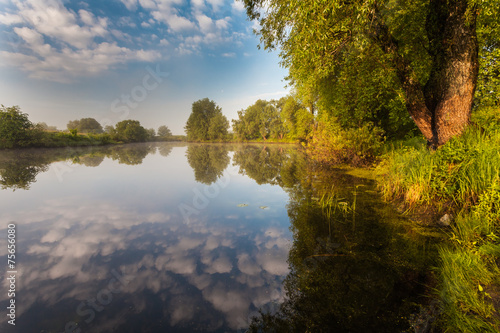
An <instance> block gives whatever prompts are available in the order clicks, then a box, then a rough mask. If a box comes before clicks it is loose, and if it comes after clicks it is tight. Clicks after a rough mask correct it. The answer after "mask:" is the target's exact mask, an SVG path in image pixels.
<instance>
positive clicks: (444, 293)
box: [376, 127, 500, 332]
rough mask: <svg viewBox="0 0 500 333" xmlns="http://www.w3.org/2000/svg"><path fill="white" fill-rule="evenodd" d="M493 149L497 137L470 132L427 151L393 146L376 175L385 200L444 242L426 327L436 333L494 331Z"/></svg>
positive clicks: (498, 189) (498, 171)
mask: <svg viewBox="0 0 500 333" xmlns="http://www.w3.org/2000/svg"><path fill="white" fill-rule="evenodd" d="M498 147H500V133H499V132H498V130H493V129H492V130H481V129H479V128H476V127H471V128H469V129H468V130H467V131H466V132H465V133H464V134H463V135H462V136H460V137H457V138H454V139H452V140H450V142H448V143H447V144H445V145H444V146H443V147H441V148H439V149H438V150H437V151H435V152H433V151H429V150H428V149H427V148H426V147H425V146H424V145H421V146H420V147H418V146H417V147H410V146H406V145H400V147H396V148H394V147H393V149H392V150H391V151H390V152H389V153H387V154H385V155H384V156H383V157H382V160H381V162H380V163H379V165H378V166H377V168H376V172H377V173H378V174H379V183H380V187H381V189H382V192H383V194H384V196H385V198H386V200H389V201H392V202H394V203H396V205H397V206H398V208H399V210H400V211H404V212H405V214H406V215H408V216H410V217H411V218H412V219H413V220H414V221H415V223H420V224H426V225H436V226H441V227H442V228H444V230H445V232H446V233H447V235H448V240H447V241H446V242H444V243H443V244H441V245H440V247H439V263H438V265H437V267H436V268H435V273H436V275H437V280H438V281H437V285H436V286H435V291H434V295H435V298H436V299H437V304H438V305H437V309H434V310H433V311H434V315H437V313H439V315H437V318H435V319H436V322H435V323H434V325H433V326H434V327H435V328H437V329H439V330H442V331H446V332H499V331H500V315H499V310H500V306H499V305H500V292H499V291H500V270H499V269H498V265H499V263H500V238H499V236H500V223H499V222H500V209H499V208H500V180H499V179H500V178H499V175H500V151H499V148H498ZM435 305H436V303H434V305H433V306H434V307H436V306H435ZM429 310H430V309H429ZM422 332H426V331H422Z"/></svg>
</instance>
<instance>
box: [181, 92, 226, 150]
mask: <svg viewBox="0 0 500 333" xmlns="http://www.w3.org/2000/svg"><path fill="white" fill-rule="evenodd" d="M228 127H229V122H228V120H227V118H226V117H225V116H224V115H223V114H222V109H221V108H220V106H218V105H217V104H215V102H214V101H212V100H209V99H208V98H204V99H200V100H198V101H196V102H194V103H193V106H192V111H191V114H190V115H189V118H188V120H187V122H186V126H185V127H184V129H185V130H186V134H187V137H188V140H190V141H207V140H223V139H224V138H225V137H226V136H227V129H228Z"/></svg>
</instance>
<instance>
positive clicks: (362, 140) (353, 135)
mask: <svg viewBox="0 0 500 333" xmlns="http://www.w3.org/2000/svg"><path fill="white" fill-rule="evenodd" d="M383 144H384V138H383V131H382V130H381V129H380V128H378V127H376V126H373V125H371V124H364V125H363V126H362V127H359V128H353V129H347V130H346V129H343V128H341V126H340V124H339V123H338V122H337V121H336V119H335V118H331V117H328V116H327V115H323V116H322V117H321V118H320V119H319V120H318V123H317V126H316V127H315V128H314V129H313V131H312V132H311V134H310V137H309V142H308V144H307V152H308V154H309V156H311V157H312V158H313V159H314V160H316V161H318V162H320V163H323V164H327V165H335V164H344V163H347V164H352V165H368V164H370V163H372V162H373V161H374V160H375V158H376V157H377V156H378V155H379V154H380V152H381V150H382V146H383Z"/></svg>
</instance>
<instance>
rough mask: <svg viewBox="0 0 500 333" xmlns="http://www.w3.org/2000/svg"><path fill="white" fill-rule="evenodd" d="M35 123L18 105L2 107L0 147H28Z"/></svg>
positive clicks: (0, 113)
mask: <svg viewBox="0 0 500 333" xmlns="http://www.w3.org/2000/svg"><path fill="white" fill-rule="evenodd" d="M33 127H34V126H33V124H32V123H31V121H29V119H28V115H27V114H26V113H22V112H21V109H20V108H19V107H18V106H11V107H6V106H3V105H2V106H1V107H0V148H15V147H27V146H29V145H30V143H31V134H32V129H33Z"/></svg>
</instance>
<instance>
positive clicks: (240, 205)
mask: <svg viewBox="0 0 500 333" xmlns="http://www.w3.org/2000/svg"><path fill="white" fill-rule="evenodd" d="M247 206H248V204H238V206H237V207H247Z"/></svg>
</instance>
